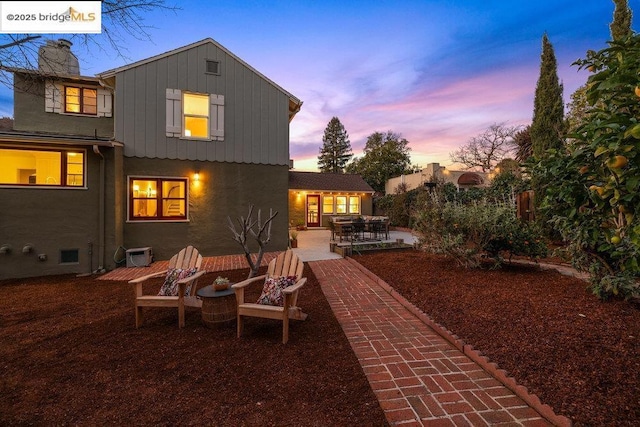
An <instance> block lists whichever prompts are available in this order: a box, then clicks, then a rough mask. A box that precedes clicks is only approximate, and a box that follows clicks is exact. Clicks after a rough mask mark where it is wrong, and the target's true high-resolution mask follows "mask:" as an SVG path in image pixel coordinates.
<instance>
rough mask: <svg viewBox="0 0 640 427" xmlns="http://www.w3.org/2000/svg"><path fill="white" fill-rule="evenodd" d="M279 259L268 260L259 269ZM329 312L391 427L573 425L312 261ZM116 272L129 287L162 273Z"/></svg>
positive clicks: (376, 283) (411, 318)
mask: <svg viewBox="0 0 640 427" xmlns="http://www.w3.org/2000/svg"><path fill="white" fill-rule="evenodd" d="M276 255H277V253H273V252H272V253H267V254H265V256H264V259H263V262H262V264H263V265H266V264H267V263H268V262H269V261H270V260H271V259H273V258H274V257H275V256H276ZM308 264H309V266H310V267H311V268H312V270H313V272H314V274H315V276H316V277H317V278H318V281H319V282H320V286H321V288H322V291H323V292H324V294H325V296H326V297H327V300H328V301H329V304H330V305H331V308H332V309H333V312H334V314H335V316H336V318H337V319H338V322H339V323H340V325H341V326H342V329H343V330H344V332H345V335H346V336H347V338H348V339H349V342H350V343H351V347H352V348H353V351H354V353H355V355H356V356H357V357H358V360H359V361H360V363H361V365H362V368H363V370H364V373H365V374H366V376H367V378H368V380H369V383H370V384H371V388H372V389H373V391H374V393H375V394H376V396H377V397H378V400H379V402H380V406H381V407H382V409H383V410H384V412H385V415H386V417H387V420H388V421H389V423H390V424H391V425H393V426H403V427H413V426H496V425H499V426H530V427H534V426H535V427H537V426H552V425H559V426H570V425H571V422H570V421H569V420H568V419H567V418H565V417H561V416H557V415H556V414H555V413H554V412H553V410H552V409H551V408H550V407H549V406H547V405H544V404H542V403H541V402H540V400H539V399H538V398H537V397H536V396H535V395H530V394H529V393H528V392H527V390H526V389H525V388H524V387H522V386H518V385H517V384H516V383H515V381H514V379H513V378H509V377H507V375H506V373H505V372H504V371H502V370H500V369H499V368H498V367H497V366H496V365H495V364H492V363H490V362H489V361H488V360H487V359H486V358H484V357H482V356H481V355H479V354H478V353H477V352H475V351H474V350H473V349H471V348H470V347H469V346H467V345H464V344H461V343H459V342H458V341H457V340H456V338H455V337H454V336H451V335H450V334H449V333H448V332H447V331H445V330H443V329H442V328H441V327H440V326H439V325H437V324H434V323H433V322H432V321H431V319H430V318H429V317H428V316H427V315H425V314H424V313H422V312H421V311H420V310H418V309H417V308H416V307H415V306H413V305H412V304H410V303H409V302H407V301H406V300H405V299H404V298H403V297H402V296H400V295H399V294H397V293H396V292H394V291H393V289H392V288H391V287H390V286H389V285H387V284H386V283H385V282H383V281H382V280H381V279H379V278H377V277H376V276H374V275H373V274H372V273H370V272H369V271H368V270H366V269H365V268H364V267H362V266H361V265H360V264H358V263H356V262H355V261H353V260H350V259H333V260H322V261H310V262H308ZM166 266H167V261H156V262H154V263H153V264H151V266H149V267H137V268H119V269H116V270H114V271H111V272H109V273H107V274H105V275H103V276H101V277H100V278H101V279H107V280H108V279H111V280H130V279H132V278H134V277H139V276H142V275H145V274H150V273H153V272H155V271H162V270H163V269H166ZM246 267H247V264H246V260H245V259H244V257H243V256H240V255H229V256H223V257H211V258H205V260H204V266H203V268H204V269H206V270H207V271H210V272H211V271H221V270H230V269H236V268H246Z"/></svg>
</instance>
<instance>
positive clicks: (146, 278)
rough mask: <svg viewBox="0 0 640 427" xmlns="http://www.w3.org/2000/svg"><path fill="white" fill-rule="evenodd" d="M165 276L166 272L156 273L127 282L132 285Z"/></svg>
mask: <svg viewBox="0 0 640 427" xmlns="http://www.w3.org/2000/svg"><path fill="white" fill-rule="evenodd" d="M165 274H167V270H163V271H158V272H157V273H151V274H147V275H146V276H142V277H136V278H135V279H131V280H129V283H132V284H135V283H141V282H144V281H145V280H148V279H153V278H155V277H162V276H164V275H165Z"/></svg>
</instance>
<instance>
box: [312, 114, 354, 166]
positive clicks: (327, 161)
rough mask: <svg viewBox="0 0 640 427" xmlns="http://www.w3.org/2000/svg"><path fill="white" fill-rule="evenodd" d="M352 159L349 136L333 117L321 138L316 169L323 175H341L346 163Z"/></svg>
mask: <svg viewBox="0 0 640 427" xmlns="http://www.w3.org/2000/svg"><path fill="white" fill-rule="evenodd" d="M351 157H353V152H352V151H351V142H350V141H349V134H347V131H346V130H345V128H344V126H343V125H342V123H340V120H339V119H338V118H337V117H333V118H332V119H331V121H329V124H328V125H327V127H326V129H325V130H324V136H323V137H322V147H321V148H320V155H319V156H318V169H320V172H323V173H343V172H344V168H345V166H346V165H347V162H349V160H350V159H351Z"/></svg>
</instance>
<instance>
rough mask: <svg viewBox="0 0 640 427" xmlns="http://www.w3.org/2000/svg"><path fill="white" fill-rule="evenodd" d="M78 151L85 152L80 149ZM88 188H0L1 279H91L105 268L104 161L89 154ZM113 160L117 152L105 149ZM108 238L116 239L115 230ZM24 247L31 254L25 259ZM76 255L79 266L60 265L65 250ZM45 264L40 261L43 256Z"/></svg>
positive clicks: (87, 156) (89, 151)
mask: <svg viewBox="0 0 640 427" xmlns="http://www.w3.org/2000/svg"><path fill="white" fill-rule="evenodd" d="M77 148H78V149H79V148H81V147H77ZM83 148H84V149H85V150H86V180H87V185H86V188H42V187H34V188H29V187H24V188H0V200H2V209H0V246H1V245H5V244H8V245H10V246H11V252H10V253H8V254H0V279H8V278H19V277H34V276H46V275H52V274H67V273H75V274H82V273H90V272H92V271H94V270H96V269H97V268H98V267H99V266H100V263H101V260H100V259H99V254H100V248H99V245H100V234H101V233H100V217H99V211H98V206H100V201H99V198H100V161H101V158H100V156H98V155H96V154H95V153H93V152H92V150H91V149H86V147H83ZM102 151H103V152H104V155H105V156H107V157H111V158H112V157H113V156H114V155H115V153H114V150H113V149H110V148H109V149H104V148H103V149H102ZM105 235H110V236H113V235H114V230H113V227H110V228H108V229H106V230H105ZM26 244H31V245H32V246H33V251H32V252H30V253H27V254H23V253H22V249H23V247H24V246H25V245H26ZM75 249H77V250H78V262H77V263H68V264H64V263H61V262H60V251H61V250H75ZM40 254H44V255H46V260H39V258H38V257H39V255H40Z"/></svg>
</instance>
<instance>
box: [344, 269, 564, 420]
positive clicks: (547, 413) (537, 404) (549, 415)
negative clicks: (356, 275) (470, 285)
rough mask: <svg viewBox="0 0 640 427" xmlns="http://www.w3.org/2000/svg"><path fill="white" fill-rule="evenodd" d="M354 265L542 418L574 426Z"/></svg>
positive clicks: (381, 281)
mask: <svg viewBox="0 0 640 427" xmlns="http://www.w3.org/2000/svg"><path fill="white" fill-rule="evenodd" d="M345 259H346V260H347V261H349V262H350V263H351V264H353V266H354V267H356V268H358V269H359V270H360V271H362V272H363V273H364V274H365V275H367V276H368V277H369V278H370V279H371V280H373V281H374V282H375V283H377V284H378V285H379V286H380V287H381V288H382V289H384V290H385V292H387V293H388V294H389V295H391V296H392V297H393V298H394V299H395V300H396V301H398V302H399V303H400V304H401V305H402V306H404V307H405V308H406V309H408V310H409V311H410V312H411V313H412V314H413V315H415V316H416V317H417V318H418V319H420V320H421V321H422V322H423V323H424V324H426V325H427V326H429V327H430V328H431V329H433V330H434V331H435V332H436V333H437V334H438V335H440V336H441V337H442V338H444V339H445V340H447V341H448V342H450V343H451V344H452V345H453V346H454V347H456V348H457V349H458V350H460V351H461V352H462V353H464V354H465V355H466V356H468V357H469V358H470V359H471V360H473V361H474V362H475V363H477V364H478V365H479V366H480V367H481V368H482V369H484V370H485V371H486V372H487V373H489V374H490V375H491V376H492V377H494V378H495V379H496V380H497V381H499V382H500V383H502V384H503V385H504V386H505V387H507V388H508V389H509V390H511V391H512V392H513V393H515V395H516V396H518V397H519V398H520V399H522V400H523V401H525V402H526V403H527V404H528V405H529V406H531V407H532V408H533V409H534V410H536V411H537V412H538V413H539V414H540V415H541V416H542V417H543V418H545V419H546V420H547V421H549V422H550V423H552V424H553V425H556V426H560V427H571V426H572V425H573V423H572V421H571V420H570V419H569V418H567V417H565V416H563V415H557V414H556V413H555V412H554V411H553V408H552V407H551V406H549V405H547V404H544V403H542V402H541V401H540V398H538V396H536V395H535V394H531V393H529V391H528V390H527V388H526V387H524V386H522V385H518V384H517V383H516V380H515V379H514V378H513V377H509V376H508V375H507V371H505V370H503V369H500V368H499V367H498V365H497V364H495V363H493V362H491V361H490V360H489V358H488V357H486V356H483V355H482V353H481V352H480V351H478V350H476V349H474V348H473V346H471V345H469V344H465V343H464V342H463V341H462V340H461V339H460V338H459V337H458V336H457V335H455V334H453V333H452V332H450V331H449V330H448V329H446V328H445V327H444V326H442V325H440V324H439V323H436V322H435V321H434V320H433V319H431V318H430V317H429V316H428V315H426V314H425V313H424V312H423V311H422V310H420V309H419V308H418V307H416V306H415V305H414V304H412V303H411V302H409V301H408V300H407V299H406V298H404V297H403V296H402V295H401V294H400V293H398V292H397V291H396V290H395V289H394V288H393V287H391V286H390V285H389V284H388V283H387V282H385V281H384V280H382V279H381V278H379V277H378V276H376V275H375V274H373V273H372V272H371V271H369V270H368V269H367V268H366V267H364V266H363V265H362V264H360V263H359V262H357V261H356V260H354V259H353V258H351V257H346V258H345Z"/></svg>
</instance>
